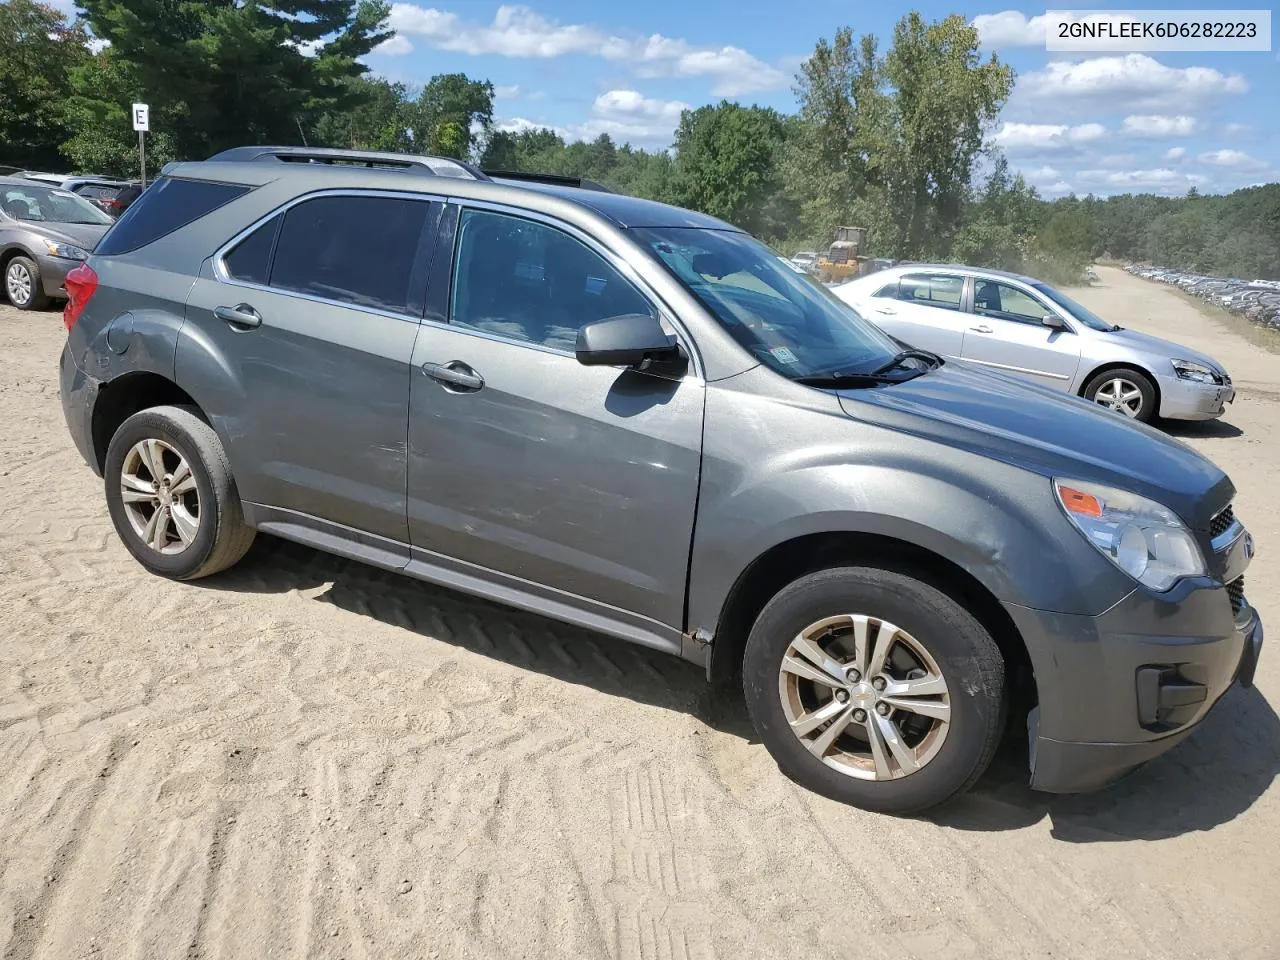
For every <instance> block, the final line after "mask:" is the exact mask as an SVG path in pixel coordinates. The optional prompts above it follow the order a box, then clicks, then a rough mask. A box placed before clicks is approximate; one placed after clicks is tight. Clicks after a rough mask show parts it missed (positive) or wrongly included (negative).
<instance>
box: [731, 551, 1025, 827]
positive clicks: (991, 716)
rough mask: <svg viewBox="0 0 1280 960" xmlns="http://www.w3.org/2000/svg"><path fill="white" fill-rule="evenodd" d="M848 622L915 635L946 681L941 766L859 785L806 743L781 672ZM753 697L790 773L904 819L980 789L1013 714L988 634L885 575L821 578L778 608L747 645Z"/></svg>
mask: <svg viewBox="0 0 1280 960" xmlns="http://www.w3.org/2000/svg"><path fill="white" fill-rule="evenodd" d="M839 614H862V615H865V616H868V617H871V618H874V619H876V620H885V621H888V622H890V623H892V624H895V625H896V626H898V627H900V628H901V629H902V630H905V631H906V632H907V633H909V634H911V636H912V637H913V638H914V639H915V641H916V642H918V643H919V644H920V645H922V646H923V647H924V648H926V649H927V651H928V653H929V654H930V655H931V656H932V658H933V660H934V661H935V662H936V665H937V667H938V670H939V671H940V673H941V675H942V677H943V679H945V680H946V684H947V698H948V700H949V705H950V726H949V728H948V730H947V733H946V736H945V738H944V739H942V743H941V746H940V747H938V748H937V752H936V753H935V754H934V755H933V756H932V759H929V760H928V761H927V762H925V763H924V764H923V766H921V767H920V769H918V770H916V771H914V772H912V773H909V774H907V775H905V776H902V777H900V778H899V779H889V780H874V779H859V778H857V777H855V776H853V775H851V774H848V773H844V772H841V771H839V770H836V769H833V768H832V767H831V766H828V765H827V764H826V763H824V762H823V761H822V760H821V759H819V758H818V757H816V756H814V754H813V753H811V752H810V750H809V749H807V748H806V747H805V745H804V744H802V743H801V741H800V738H799V737H797V736H796V735H795V734H794V733H793V732H792V729H791V725H790V724H789V722H788V720H787V716H786V713H785V712H784V710H783V706H782V698H781V696H780V694H779V671H780V669H781V666H782V659H783V657H784V655H785V654H786V652H787V650H788V648H789V647H790V645H791V643H792V640H793V638H795V637H796V636H797V635H798V634H800V633H801V632H802V631H804V630H805V628H806V627H808V626H809V625H811V624H814V623H816V622H817V621H819V620H822V619H823V618H825V617H830V616H834V615H839ZM743 689H744V692H745V694H746V700H747V709H748V712H749V713H750V714H751V720H752V722H753V724H754V725H755V729H756V732H757V733H758V734H759V736H760V739H761V740H762V741H763V743H764V745H765V747H766V748H767V749H768V751H769V753H770V754H771V755H772V756H773V758H774V760H775V761H776V762H777V764H778V767H779V768H780V769H781V770H782V772H783V773H785V774H786V775H787V776H788V777H790V778H791V779H792V780H795V781H796V782H797V783H799V784H800V785H801V786H804V787H806V788H808V789H810V790H813V791H814V792H816V793H820V794H822V795H823V796H826V797H830V798H831V799H833V800H839V801H841V802H844V803H848V804H852V805H853V806H856V807H861V808H863V809H865V810H872V811H876V812H879V813H891V814H899V815H903V814H911V813H917V812H919V811H922V810H925V809H928V808H930V807H934V806H937V805H939V804H941V803H943V802H945V801H946V800H948V799H950V798H951V797H953V796H955V795H956V794H958V793H961V792H962V791H964V790H966V789H968V788H969V787H970V786H972V785H973V783H974V782H975V781H976V780H977V779H978V778H979V777H980V776H981V775H982V773H983V771H984V770H986V768H987V765H988V764H989V763H990V762H991V758H992V756H994V754H995V751H996V747H997V746H998V745H999V742H1000V737H1001V733H1002V731H1003V726H1004V719H1005V709H1006V697H1005V695H1006V691H1005V676H1004V658H1003V657H1002V656H1001V654H1000V650H999V648H998V647H997V646H996V644H995V641H994V640H992V638H991V635H990V634H989V633H988V632H987V631H986V629H985V628H984V627H983V626H982V625H981V624H980V623H979V622H978V621H977V620H976V619H975V618H974V617H973V615H972V614H970V613H969V612H968V611H967V610H966V609H965V608H964V607H962V606H961V605H960V604H958V603H957V602H956V601H955V600H953V599H952V598H951V597H949V596H948V595H947V594H945V593H943V592H941V591H940V590H938V589H936V588H935V587H932V586H930V585H929V584H926V583H923V582H921V581H920V580H917V579H915V578H914V577H911V576H908V575H906V574H904V573H900V572H896V571H892V570H884V569H879V568H875V567H839V568H835V569H831V570H823V571H820V572H818V573H813V574H810V575H809V576H806V577H803V578H801V579H800V580H797V581H795V582H794V583H792V584H790V585H789V586H787V587H786V588H784V589H783V590H782V591H781V592H779V593H778V594H777V595H776V596H775V597H774V598H773V599H772V600H770V601H769V603H768V604H767V605H766V606H765V608H764V610H763V611H761V613H760V616H759V618H757V620H756V622H755V625H754V626H753V627H752V629H751V634H750V636H749V637H748V639H747V647H746V652H745V655H744V660H743ZM849 729H851V730H853V729H854V728H853V727H850V728H849ZM841 736H842V737H843V736H844V735H843V734H842V735H841ZM864 742H865V741H864Z"/></svg>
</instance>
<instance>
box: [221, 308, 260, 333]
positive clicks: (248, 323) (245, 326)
mask: <svg viewBox="0 0 1280 960" xmlns="http://www.w3.org/2000/svg"><path fill="white" fill-rule="evenodd" d="M213 315H214V316H215V317H217V318H218V319H219V320H224V321H226V322H227V323H229V324H231V326H233V327H237V328H239V329H242V330H250V329H252V328H253V327H260V326H262V314H260V313H259V312H258V311H257V310H255V309H253V307H251V306H249V304H247V303H237V304H236V305H235V306H234V307H214V308H213Z"/></svg>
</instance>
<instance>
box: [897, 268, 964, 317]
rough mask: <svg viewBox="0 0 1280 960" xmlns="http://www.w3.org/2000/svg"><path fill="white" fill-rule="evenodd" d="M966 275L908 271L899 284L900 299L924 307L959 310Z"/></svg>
mask: <svg viewBox="0 0 1280 960" xmlns="http://www.w3.org/2000/svg"><path fill="white" fill-rule="evenodd" d="M963 294H964V277H957V276H953V275H951V274H945V273H944V274H936V275H935V274H927V273H908V274H906V275H905V276H903V277H902V279H901V281H900V282H899V284H898V299H899V300H906V301H907V302H908V303H918V304H920V305H921V306H923V307H940V308H942V309H943V310H959V309H960V298H961V296H962V295H963Z"/></svg>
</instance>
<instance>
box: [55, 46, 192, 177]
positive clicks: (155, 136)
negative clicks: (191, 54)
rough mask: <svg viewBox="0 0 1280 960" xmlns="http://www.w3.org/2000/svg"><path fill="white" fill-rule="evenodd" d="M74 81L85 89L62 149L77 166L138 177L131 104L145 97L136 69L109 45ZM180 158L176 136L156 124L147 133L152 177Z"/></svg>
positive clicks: (74, 105)
mask: <svg viewBox="0 0 1280 960" xmlns="http://www.w3.org/2000/svg"><path fill="white" fill-rule="evenodd" d="M70 81H71V85H72V87H73V88H74V89H76V90H79V91H82V92H81V93H79V94H77V95H76V96H73V97H71V98H70V100H68V102H67V105H66V111H67V118H68V123H69V125H70V128H71V131H72V133H71V136H70V138H69V139H68V140H67V142H66V143H65V144H63V147H62V150H63V153H65V154H66V155H67V156H68V157H69V158H70V159H71V163H72V166H73V167H74V168H75V169H77V170H88V171H92V172H94V173H99V174H107V175H110V176H118V177H136V176H138V135H137V134H136V133H134V132H133V124H132V122H131V120H130V117H129V106H130V104H132V103H134V102H136V101H139V100H141V99H143V98H142V96H141V94H142V89H141V87H140V86H139V84H138V82H137V80H136V79H135V75H134V71H133V68H132V65H131V64H129V63H128V62H127V61H125V60H124V58H122V57H121V56H120V55H119V53H118V52H117V51H115V50H114V49H112V48H111V47H107V48H106V49H105V50H102V51H101V52H99V53H97V54H95V55H94V56H92V57H90V58H88V59H87V60H86V61H85V62H83V63H80V64H78V65H76V66H75V67H73V68H72V70H71V75H70ZM177 159H179V156H178V154H177V152H176V150H175V146H174V139H173V135H172V133H171V132H170V131H169V130H168V129H166V125H165V124H164V123H158V124H157V123H156V122H155V121H154V120H153V122H152V132H151V133H148V134H147V170H148V171H149V172H148V177H150V176H151V175H153V174H154V173H155V171H157V170H159V169H160V167H162V166H163V165H164V164H166V163H168V162H169V161H170V160H177Z"/></svg>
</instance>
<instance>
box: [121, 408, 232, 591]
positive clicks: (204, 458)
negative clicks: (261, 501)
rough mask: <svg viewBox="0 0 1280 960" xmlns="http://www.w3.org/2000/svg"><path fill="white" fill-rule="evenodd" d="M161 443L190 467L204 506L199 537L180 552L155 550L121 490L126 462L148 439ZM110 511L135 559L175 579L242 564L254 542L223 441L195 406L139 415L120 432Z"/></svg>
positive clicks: (199, 502)
mask: <svg viewBox="0 0 1280 960" xmlns="http://www.w3.org/2000/svg"><path fill="white" fill-rule="evenodd" d="M148 439H151V440H160V441H162V442H163V443H165V444H167V445H168V446H169V447H171V448H172V449H173V450H174V451H176V453H177V454H179V455H181V456H182V457H183V458H184V459H185V460H186V461H187V463H188V464H189V465H190V468H191V474H192V476H193V477H194V479H195V484H196V491H195V492H196V496H197V497H198V498H199V499H198V504H199V522H198V525H197V529H196V534H195V536H194V537H193V538H192V539H191V542H190V543H189V544H188V545H187V546H186V547H185V549H182V550H181V551H180V552H177V553H172V554H166V553H161V552H159V551H158V550H155V549H153V548H152V547H151V546H149V545H148V543H147V542H146V541H145V540H144V539H143V537H142V536H140V535H139V533H138V532H137V531H136V530H135V529H134V526H133V523H132V522H131V521H130V519H129V514H128V513H127V509H128V508H126V505H125V502H124V496H123V493H122V491H121V472H122V470H123V468H124V464H125V460H126V457H128V456H129V452H130V451H131V450H132V449H133V447H134V446H135V445H136V444H137V443H138V442H139V441H142V440H148ZM103 479H104V482H105V487H106V495H107V508H108V510H109V511H110V513H111V522H112V523H113V524H114V525H115V528H116V533H118V534H119V535H120V539H121V540H122V541H124V545H125V546H126V547H128V549H129V552H130V553H132V554H133V556H134V558H135V559H136V560H137V561H138V562H139V563H141V564H142V565H143V566H144V567H146V568H147V569H148V570H150V571H151V572H152V573H155V574H159V575H160V576H162V577H169V578H170V579H173V580H196V579H199V578H200V577H207V576H209V575H210V574H214V573H217V572H218V571H220V570H225V569H226V568H227V567H230V566H231V565H232V564H234V563H236V562H237V561H238V560H239V559H240V558H241V557H243V556H244V555H245V553H246V552H247V551H248V549H249V547H250V545H252V543H253V538H254V532H255V531H254V529H253V528H252V527H250V526H249V525H248V524H246V523H245V521H244V513H243V511H242V509H241V506H240V494H239V493H238V492H237V490H236V484H235V479H234V478H233V477H232V475H231V468H230V467H229V466H228V464H227V457H226V453H225V452H224V451H223V449H222V442H221V441H220V440H219V439H218V435H217V434H216V433H215V432H214V430H213V428H212V427H211V426H209V424H207V423H205V422H204V420H202V419H201V418H200V417H199V416H198V414H197V413H196V412H195V410H194V408H192V407H152V408H151V409H149V410H143V411H141V412H139V413H135V414H134V415H133V416H131V417H129V419H127V420H125V422H124V423H122V424H121V425H120V427H119V429H117V430H116V432H115V436H113V437H112V438H111V443H110V445H109V446H108V447H107V459H106V464H105V467H104V469H103Z"/></svg>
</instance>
